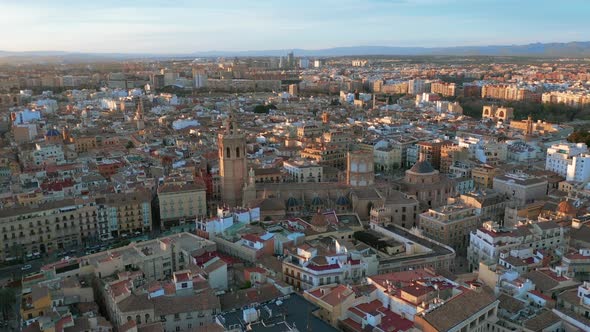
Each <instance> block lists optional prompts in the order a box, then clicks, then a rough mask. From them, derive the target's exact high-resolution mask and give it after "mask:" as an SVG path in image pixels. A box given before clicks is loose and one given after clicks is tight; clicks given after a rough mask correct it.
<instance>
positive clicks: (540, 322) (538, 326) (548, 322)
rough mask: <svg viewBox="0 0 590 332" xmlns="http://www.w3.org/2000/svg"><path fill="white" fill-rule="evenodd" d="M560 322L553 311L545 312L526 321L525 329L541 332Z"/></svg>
mask: <svg viewBox="0 0 590 332" xmlns="http://www.w3.org/2000/svg"><path fill="white" fill-rule="evenodd" d="M559 321H560V318H559V316H557V315H556V314H554V313H553V312H552V311H543V312H542V313H541V314H539V315H537V316H535V317H533V318H531V319H529V320H527V321H525V322H524V327H526V328H527V329H529V330H532V331H535V332H537V331H539V332H540V331H544V329H545V328H548V327H550V326H552V325H553V324H555V323H557V322H559Z"/></svg>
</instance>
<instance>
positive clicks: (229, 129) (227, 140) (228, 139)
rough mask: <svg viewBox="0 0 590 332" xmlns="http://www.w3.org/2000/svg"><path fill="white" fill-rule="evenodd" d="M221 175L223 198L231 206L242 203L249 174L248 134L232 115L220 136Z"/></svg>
mask: <svg viewBox="0 0 590 332" xmlns="http://www.w3.org/2000/svg"><path fill="white" fill-rule="evenodd" d="M218 139H219V141H218V145H219V152H218V153H219V175H220V177H221V198H222V200H223V202H224V203H225V204H228V205H229V206H232V207H234V206H238V205H241V204H242V189H243V187H244V184H245V183H246V176H247V174H248V170H247V161H246V136H245V135H244V133H243V132H242V131H241V130H240V129H239V128H238V125H237V123H236V120H235V118H234V117H233V115H230V116H229V117H228V119H227V120H226V123H225V128H224V131H223V132H222V133H220V134H219V136H218Z"/></svg>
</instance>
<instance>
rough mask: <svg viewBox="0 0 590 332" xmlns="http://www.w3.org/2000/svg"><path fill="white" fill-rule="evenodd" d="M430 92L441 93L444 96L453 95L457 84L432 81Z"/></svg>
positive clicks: (455, 92)
mask: <svg viewBox="0 0 590 332" xmlns="http://www.w3.org/2000/svg"><path fill="white" fill-rule="evenodd" d="M430 92H432V93H438V94H441V95H442V96H444V97H453V96H455V95H456V94H457V85H456V84H455V83H447V82H432V83H431V84H430Z"/></svg>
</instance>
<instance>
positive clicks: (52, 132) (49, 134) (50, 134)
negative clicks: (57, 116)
mask: <svg viewBox="0 0 590 332" xmlns="http://www.w3.org/2000/svg"><path fill="white" fill-rule="evenodd" d="M57 136H61V134H60V133H59V131H58V130H57V129H49V130H48V131H47V132H46V133H45V137H57Z"/></svg>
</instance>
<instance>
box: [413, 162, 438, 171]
mask: <svg viewBox="0 0 590 332" xmlns="http://www.w3.org/2000/svg"><path fill="white" fill-rule="evenodd" d="M434 171H435V170H434V167H432V165H431V164H430V163H429V162H428V161H426V160H424V161H419V162H417V163H415V164H414V166H412V168H410V172H413V173H417V174H428V173H433V172H434Z"/></svg>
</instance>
